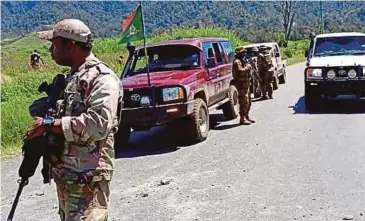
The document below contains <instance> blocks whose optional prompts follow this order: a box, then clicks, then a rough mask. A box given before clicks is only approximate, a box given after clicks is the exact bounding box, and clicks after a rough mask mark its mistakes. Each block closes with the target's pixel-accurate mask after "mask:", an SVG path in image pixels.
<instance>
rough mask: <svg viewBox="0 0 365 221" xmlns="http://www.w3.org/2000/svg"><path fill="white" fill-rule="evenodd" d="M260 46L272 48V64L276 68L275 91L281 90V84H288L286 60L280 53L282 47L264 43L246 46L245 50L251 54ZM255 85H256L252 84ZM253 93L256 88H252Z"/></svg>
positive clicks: (274, 43) (273, 43)
mask: <svg viewBox="0 0 365 221" xmlns="http://www.w3.org/2000/svg"><path fill="white" fill-rule="evenodd" d="M260 46H268V47H270V48H271V50H270V53H271V58H272V64H273V66H274V77H273V89H274V90H277V89H279V84H285V83H286V60H284V59H283V58H282V53H281V51H280V47H279V45H278V44H277V43H276V42H263V43H257V44H249V45H245V46H244V47H245V49H246V50H247V51H248V53H249V54H250V53H251V50H252V48H254V47H257V48H259V47H260ZM251 85H254V84H251ZM251 89H252V90H251V91H255V89H254V88H251Z"/></svg>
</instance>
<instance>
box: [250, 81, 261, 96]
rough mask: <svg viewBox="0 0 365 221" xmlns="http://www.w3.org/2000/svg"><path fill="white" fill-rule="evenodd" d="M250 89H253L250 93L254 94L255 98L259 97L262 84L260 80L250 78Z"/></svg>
mask: <svg viewBox="0 0 365 221" xmlns="http://www.w3.org/2000/svg"><path fill="white" fill-rule="evenodd" d="M252 89H253V91H252V92H253V93H254V95H255V97H256V95H257V96H260V94H261V91H262V82H261V79H260V78H257V77H252Z"/></svg>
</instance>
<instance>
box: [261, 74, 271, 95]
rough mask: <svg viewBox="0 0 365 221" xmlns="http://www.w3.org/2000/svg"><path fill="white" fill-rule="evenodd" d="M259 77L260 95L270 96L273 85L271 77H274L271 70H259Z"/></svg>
mask: <svg viewBox="0 0 365 221" xmlns="http://www.w3.org/2000/svg"><path fill="white" fill-rule="evenodd" d="M259 75H260V78H261V80H262V87H261V90H262V91H261V92H262V96H267V95H269V96H272V93H273V86H272V78H273V77H274V72H273V71H261V72H260V73H259Z"/></svg>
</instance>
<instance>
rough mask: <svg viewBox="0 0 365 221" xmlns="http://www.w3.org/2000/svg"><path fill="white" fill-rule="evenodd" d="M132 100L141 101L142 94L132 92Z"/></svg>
mask: <svg viewBox="0 0 365 221" xmlns="http://www.w3.org/2000/svg"><path fill="white" fill-rule="evenodd" d="M131 100H132V101H139V100H141V95H139V94H132V95H131Z"/></svg>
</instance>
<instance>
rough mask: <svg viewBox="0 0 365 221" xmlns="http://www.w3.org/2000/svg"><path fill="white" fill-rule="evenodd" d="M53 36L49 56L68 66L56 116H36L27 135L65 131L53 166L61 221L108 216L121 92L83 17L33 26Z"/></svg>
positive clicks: (40, 34) (41, 34)
mask: <svg viewBox="0 0 365 221" xmlns="http://www.w3.org/2000/svg"><path fill="white" fill-rule="evenodd" d="M38 37H39V38H41V39H46V40H49V41H51V42H52V45H51V47H50V49H49V51H50V52H51V56H52V59H53V60H54V61H55V62H56V63H57V64H58V65H62V66H69V67H71V70H70V72H69V73H68V74H67V77H66V88H65V90H64V93H63V97H62V98H63V99H64V104H63V105H64V115H63V116H62V118H61V119H43V118H39V117H36V118H35V120H34V122H33V125H32V126H31V127H30V128H29V129H28V131H27V134H26V135H25V139H26V140H30V139H33V138H35V137H39V136H43V134H44V133H45V132H46V131H51V132H52V133H55V134H63V135H64V137H65V140H66V141H65V143H64V150H63V154H62V156H61V162H60V163H59V164H57V166H53V167H52V176H53V178H54V180H55V183H56V186H57V195H58V201H59V215H60V218H61V220H62V221H74V220H75V221H76V220H90V221H91V220H95V221H101V220H107V218H108V211H107V210H108V203H109V194H110V191H109V185H110V182H111V179H112V175H113V170H114V147H113V144H114V133H115V132H116V130H117V127H118V123H119V122H118V117H117V109H118V104H119V102H120V101H121V98H122V96H123V93H122V87H121V84H120V81H119V79H118V77H117V76H116V74H115V73H114V72H113V71H112V70H111V69H110V67H109V66H108V65H107V64H105V63H104V62H102V61H100V60H99V59H98V58H96V57H95V56H94V54H93V53H92V50H91V49H92V35H91V31H90V29H89V28H88V26H86V25H85V24H84V23H83V22H82V21H80V20H77V19H64V20H61V21H59V22H58V23H57V24H56V25H55V26H54V27H53V29H52V30H50V31H42V32H38Z"/></svg>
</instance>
